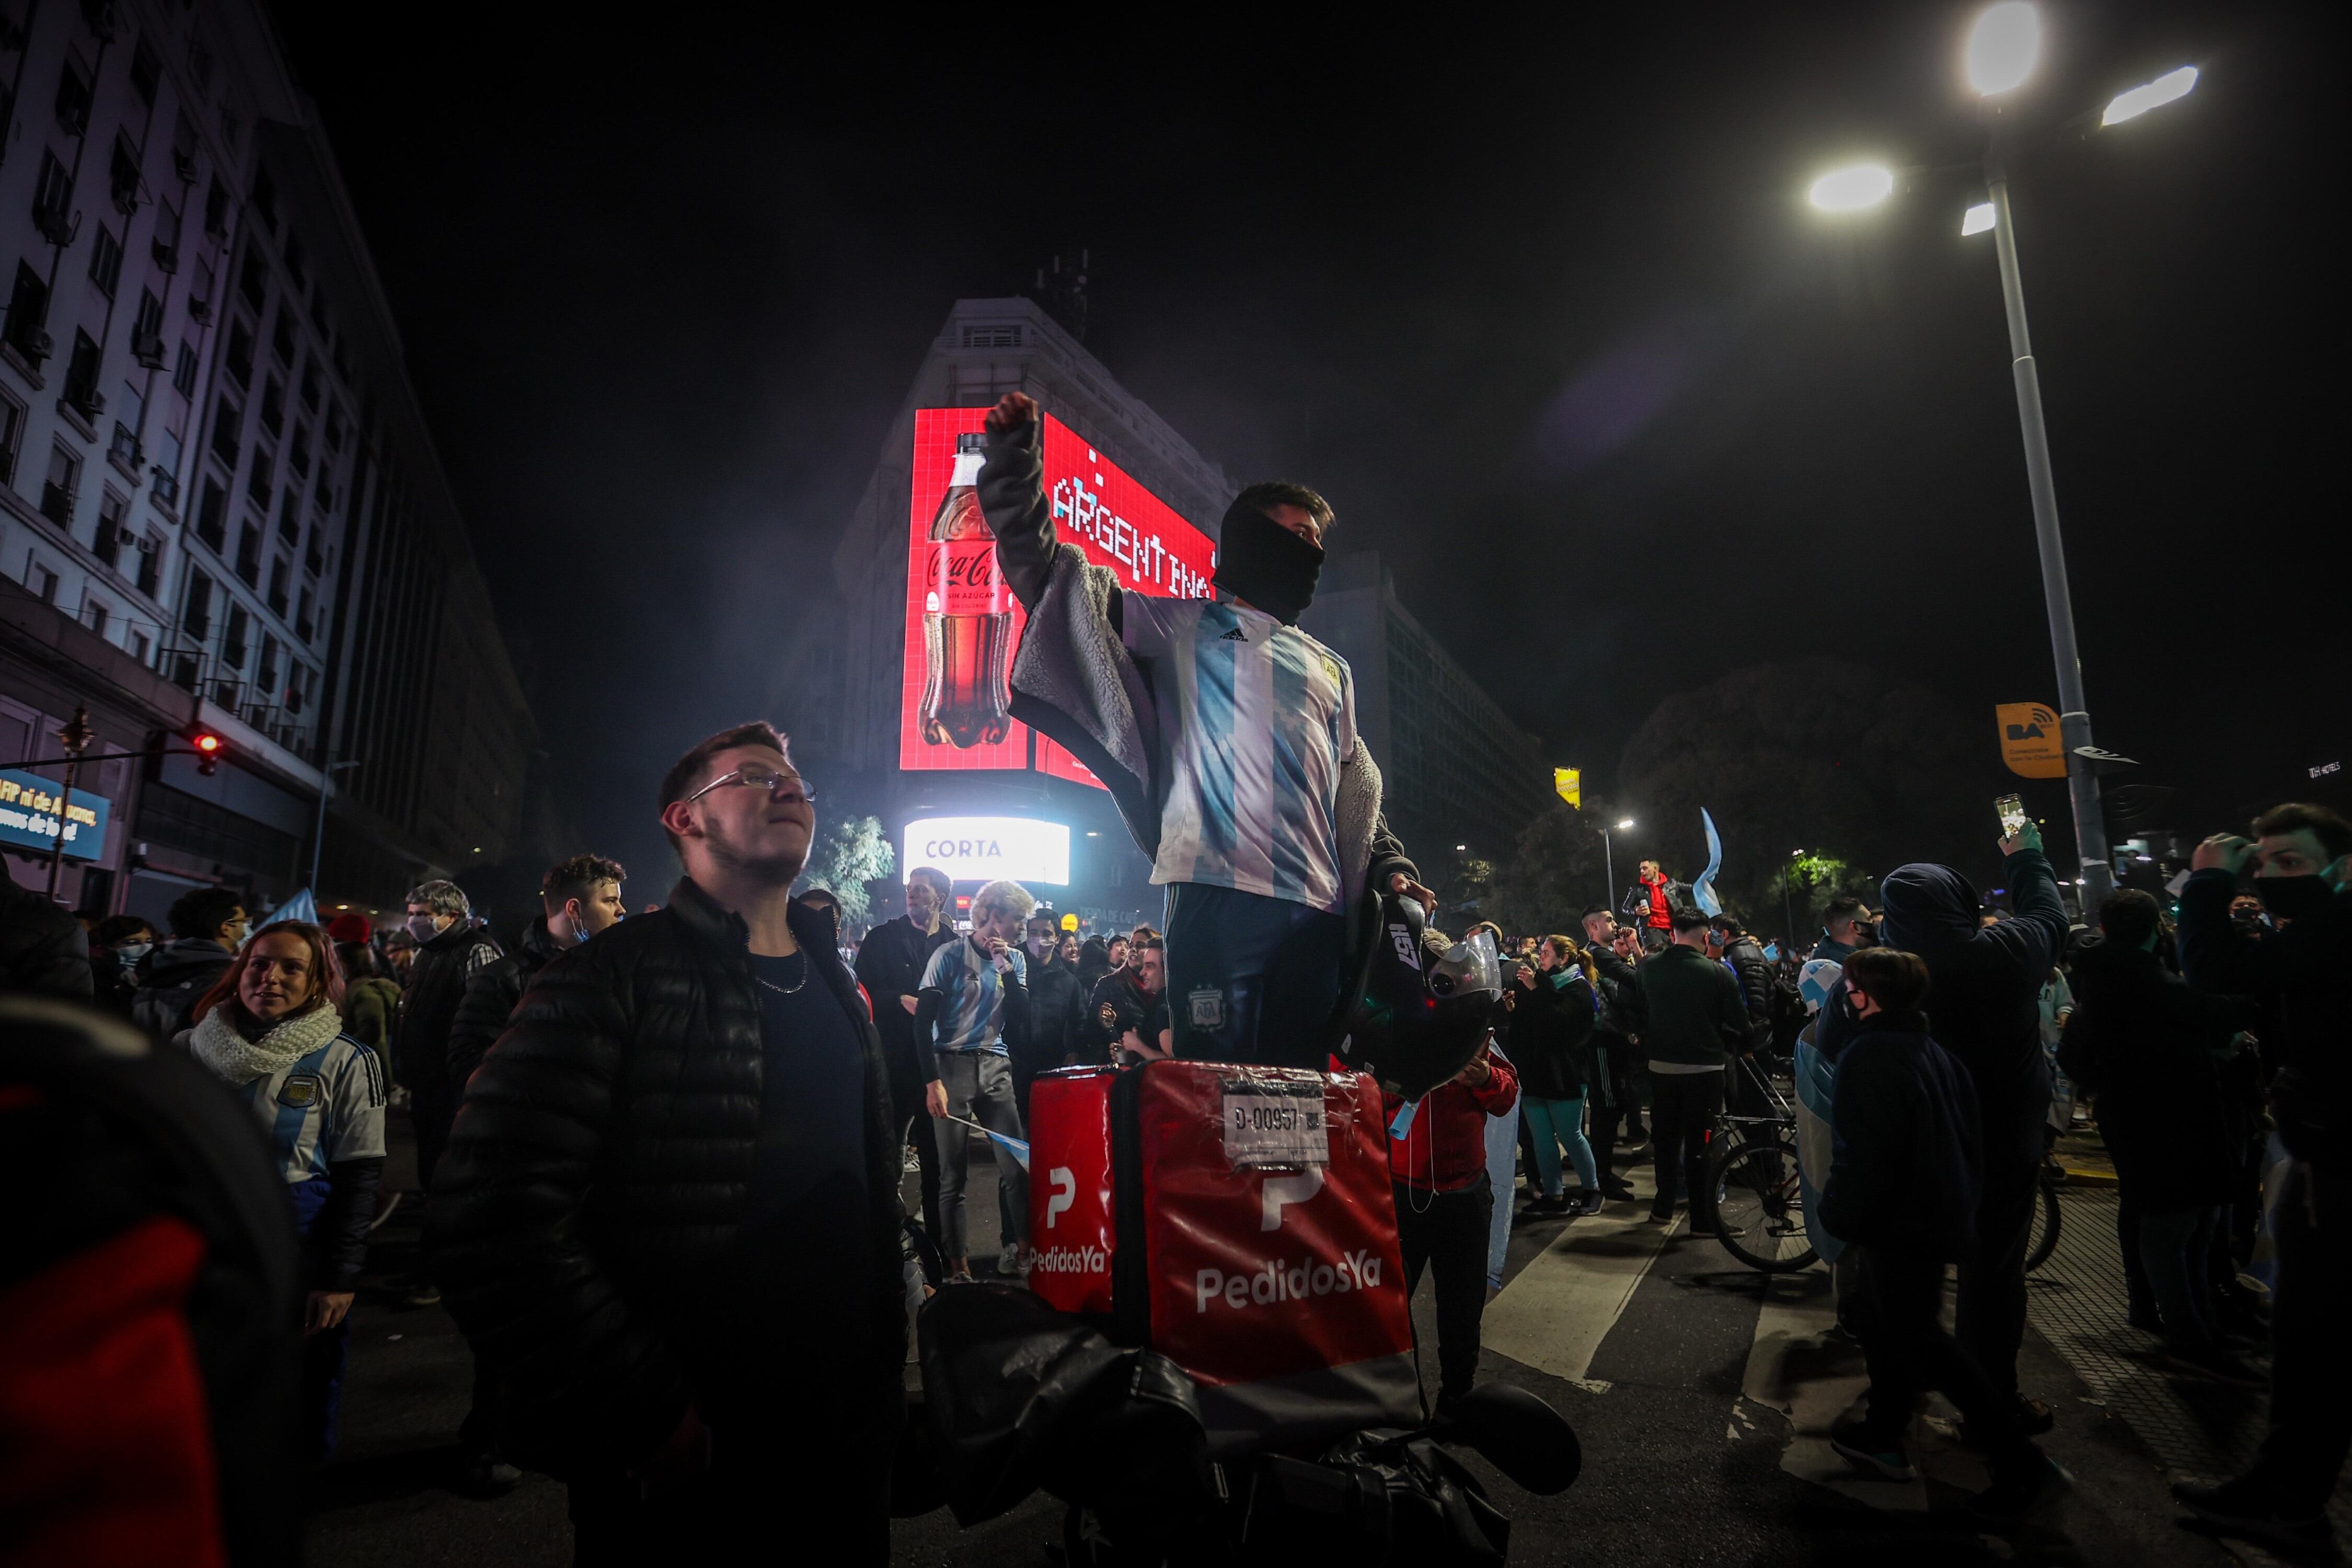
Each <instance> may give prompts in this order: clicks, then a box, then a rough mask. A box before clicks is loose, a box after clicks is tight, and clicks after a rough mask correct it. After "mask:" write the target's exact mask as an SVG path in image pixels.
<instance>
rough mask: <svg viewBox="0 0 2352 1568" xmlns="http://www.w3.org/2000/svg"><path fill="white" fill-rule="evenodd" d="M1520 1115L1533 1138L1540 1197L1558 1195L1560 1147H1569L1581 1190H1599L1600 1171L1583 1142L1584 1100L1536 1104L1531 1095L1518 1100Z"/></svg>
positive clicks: (1580, 1098)
mask: <svg viewBox="0 0 2352 1568" xmlns="http://www.w3.org/2000/svg"><path fill="white" fill-rule="evenodd" d="M1519 1114H1520V1115H1521V1116H1523V1117H1525V1118H1526V1119H1527V1123H1528V1131H1530V1132H1532V1133H1533V1134H1535V1141H1536V1174H1537V1175H1538V1177H1539V1178H1540V1179H1541V1180H1542V1182H1543V1194H1544V1196H1546V1197H1548V1198H1556V1197H1558V1196H1559V1195H1560V1187H1561V1182H1560V1178H1559V1149H1560V1145H1561V1144H1563V1143H1565V1144H1567V1145H1568V1158H1569V1161H1570V1163H1572V1164H1573V1165H1575V1167H1576V1179H1577V1180H1578V1181H1579V1182H1580V1183H1582V1184H1583V1190H1584V1191H1585V1192H1588V1193H1597V1192H1599V1191H1600V1190H1601V1170H1600V1167H1599V1166H1597V1165H1595V1164H1594V1163H1593V1161H1592V1145H1591V1144H1590V1143H1588V1142H1585V1141H1584V1100H1583V1097H1582V1096H1579V1097H1578V1098H1576V1099H1574V1100H1538V1099H1537V1098H1536V1097H1535V1096H1534V1095H1531V1094H1523V1095H1521V1096H1519Z"/></svg>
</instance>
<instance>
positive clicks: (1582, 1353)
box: [1480, 1168, 1683, 1392]
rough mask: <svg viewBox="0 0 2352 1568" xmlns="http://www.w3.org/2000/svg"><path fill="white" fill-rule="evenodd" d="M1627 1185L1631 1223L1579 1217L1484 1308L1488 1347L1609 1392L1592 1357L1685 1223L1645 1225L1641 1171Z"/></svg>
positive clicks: (1647, 1191) (1645, 1186)
mask: <svg viewBox="0 0 2352 1568" xmlns="http://www.w3.org/2000/svg"><path fill="white" fill-rule="evenodd" d="M1627 1179H1628V1180H1629V1181H1630V1182H1631V1183H1632V1184H1633V1193H1634V1196H1635V1198H1636V1200H1637V1202H1636V1204H1635V1205H1634V1211H1633V1217H1630V1218H1623V1217H1619V1216H1616V1215H1608V1214H1605V1213H1604V1214H1599V1215H1590V1216H1588V1217H1582V1218H1579V1219H1577V1220H1575V1221H1573V1222H1572V1223H1570V1225H1569V1226H1568V1227H1567V1228H1566V1229H1564V1230H1562V1231H1561V1232H1560V1233H1559V1237H1558V1238H1557V1239H1556V1240H1554V1241H1553V1242H1552V1244H1551V1245H1550V1246H1549V1247H1546V1248H1545V1249H1544V1250H1543V1251H1542V1252H1540V1253H1538V1254H1537V1255H1536V1256H1535V1257H1534V1258H1530V1259H1528V1265H1527V1267H1526V1268H1522V1269H1520V1270H1519V1272H1518V1273H1517V1275H1516V1276H1515V1277H1513V1279H1511V1282H1510V1283H1509V1284H1507V1285H1506V1286H1504V1287H1503V1289H1502V1291H1501V1293H1500V1294H1498V1295H1496V1298H1495V1299H1494V1300H1492V1301H1489V1302H1488V1303H1487V1304H1486V1323H1485V1327H1484V1330H1483V1331H1482V1333H1481V1335H1480V1338H1481V1340H1482V1342H1484V1344H1485V1347H1486V1349H1488V1350H1490V1351H1494V1352H1498V1353H1499V1354H1502V1355H1507V1356H1508V1357H1510V1358H1511V1359H1512V1360H1513V1361H1516V1362H1518V1363H1522V1364H1524V1365H1527V1366H1530V1367H1533V1368H1535V1369H1536V1370H1537V1371H1538V1372H1543V1373H1550V1374H1551V1375H1552V1376H1554V1377H1558V1378H1565V1379H1566V1380H1568V1381H1569V1382H1570V1383H1576V1384H1582V1385H1584V1386H1585V1387H1587V1388H1591V1389H1593V1390H1594V1391H1595V1392H1598V1391H1599V1389H1600V1388H1601V1387H1605V1386H1606V1384H1595V1382H1594V1380H1593V1379H1592V1378H1591V1375H1590V1374H1591V1369H1592V1358H1593V1355H1594V1353H1595V1352H1598V1351H1599V1350H1600V1349H1601V1342H1602V1341H1603V1340H1605V1339H1607V1338H1608V1337H1609V1331H1610V1330H1611V1329H1612V1328H1615V1327H1616V1326H1617V1320H1618V1319H1619V1318H1620V1317H1621V1316H1622V1315H1623V1313H1624V1310H1625V1304H1626V1303H1627V1302H1629V1301H1631V1300H1633V1292H1634V1290H1635V1289H1638V1288H1639V1287H1640V1285H1641V1283H1642V1280H1643V1277H1644V1276H1646V1275H1647V1274H1648V1273H1649V1272H1650V1266H1651V1265H1652V1264H1654V1263H1655V1262H1656V1261H1657V1260H1658V1255H1659V1254H1660V1253H1661V1252H1663V1251H1664V1250H1665V1246H1666V1242H1667V1241H1668V1239H1670V1238H1671V1237H1673V1236H1674V1234H1675V1231H1677V1230H1678V1229H1680V1228H1681V1226H1682V1223H1683V1221H1682V1217H1681V1216H1680V1215H1676V1216H1675V1223H1674V1224H1672V1225H1649V1224H1645V1223H1644V1222H1643V1219H1642V1218H1641V1215H1643V1213H1644V1212H1645V1211H1647V1209H1648V1208H1649V1206H1650V1198H1651V1195H1652V1194H1653V1193H1654V1191H1655V1190H1656V1189H1655V1188H1654V1186H1653V1184H1651V1181H1650V1175H1649V1173H1648V1171H1646V1170H1644V1169H1640V1168H1636V1169H1635V1170H1634V1171H1633V1172H1631V1173H1629V1175H1628V1178H1627Z"/></svg>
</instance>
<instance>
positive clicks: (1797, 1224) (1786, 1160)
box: [1706, 1057, 1820, 1274]
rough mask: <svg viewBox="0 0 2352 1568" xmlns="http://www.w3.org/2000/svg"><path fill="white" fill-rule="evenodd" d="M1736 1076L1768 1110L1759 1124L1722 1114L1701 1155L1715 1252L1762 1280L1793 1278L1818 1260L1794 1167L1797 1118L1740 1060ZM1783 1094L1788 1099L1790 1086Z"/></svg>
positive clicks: (1756, 1072) (1753, 1119)
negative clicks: (1744, 1077) (1742, 1075)
mask: <svg viewBox="0 0 2352 1568" xmlns="http://www.w3.org/2000/svg"><path fill="white" fill-rule="evenodd" d="M1738 1060H1739V1066H1740V1068H1741V1070H1742V1071H1744V1072H1746V1073H1747V1074H1748V1077H1749V1078H1750V1079H1753V1080H1754V1081H1755V1083H1756V1085H1757V1087H1758V1088H1759V1089H1762V1090H1763V1092H1764V1097H1765V1099H1766V1100H1768V1101H1769V1103H1770V1104H1771V1106H1772V1110H1770V1111H1769V1112H1768V1113H1767V1114H1765V1115H1762V1116H1741V1115H1734V1114H1729V1113H1727V1114H1725V1115H1722V1116H1718V1117H1717V1119H1716V1137H1715V1140H1714V1145H1715V1146H1714V1148H1713V1149H1711V1150H1710V1151H1709V1152H1708V1154H1707V1163H1706V1173H1707V1187H1708V1190H1709V1191H1710V1192H1712V1193H1713V1194H1714V1195H1715V1213H1716V1219H1717V1231H1716V1237H1717V1240H1719V1241H1721V1242H1722V1243H1723V1249H1724V1250H1725V1251H1726V1252H1728V1253H1730V1254H1731V1256H1732V1257H1734V1258H1738V1260H1739V1261H1740V1262H1742V1263H1744V1264H1746V1265H1747V1266H1748V1268H1753V1269H1756V1270H1758V1271H1759V1272H1761V1273H1765V1274H1795V1273H1799V1272H1801V1271H1802V1270H1804V1269H1807V1268H1811V1267H1812V1266H1813V1264H1814V1263H1815V1262H1817V1261H1818V1260H1819V1258H1820V1255H1819V1254H1818V1253H1817V1252H1815V1251H1814V1249H1813V1244H1812V1239H1811V1237H1809V1236H1808V1235H1807V1234H1806V1229H1805V1205H1804V1197H1803V1192H1802V1183H1801V1176H1800V1173H1799V1169H1798V1163H1797V1112H1796V1109H1795V1107H1794V1106H1792V1105H1791V1104H1790V1099H1789V1096H1788V1095H1785V1094H1783V1093H1781V1092H1780V1089H1779V1087H1778V1086H1776V1085H1775V1084H1774V1082H1773V1081H1772V1079H1771V1078H1770V1077H1769V1076H1768V1075H1767V1074H1765V1073H1764V1072H1762V1071H1760V1070H1759V1068H1757V1066H1756V1064H1755V1063H1754V1062H1753V1061H1751V1060H1749V1059H1748V1058H1746V1057H1742V1058H1738ZM1794 1088H1795V1086H1794V1084H1793V1083H1791V1084H1790V1090H1791V1092H1793V1090H1794Z"/></svg>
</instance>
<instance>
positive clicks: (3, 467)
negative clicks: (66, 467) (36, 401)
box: [0, 389, 25, 485]
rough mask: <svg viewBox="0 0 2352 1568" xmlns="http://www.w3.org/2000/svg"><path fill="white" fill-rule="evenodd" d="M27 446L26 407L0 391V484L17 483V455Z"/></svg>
mask: <svg viewBox="0 0 2352 1568" xmlns="http://www.w3.org/2000/svg"><path fill="white" fill-rule="evenodd" d="M24 445H25V405H23V404H21V403H19V402H17V401H16V394H14V393H12V392H8V391H6V390H5V389H0V484H9V485H13V484H15V483H16V454H17V453H18V452H20V451H22V450H23V449H24Z"/></svg>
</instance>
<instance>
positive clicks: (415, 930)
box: [408, 915, 441, 942]
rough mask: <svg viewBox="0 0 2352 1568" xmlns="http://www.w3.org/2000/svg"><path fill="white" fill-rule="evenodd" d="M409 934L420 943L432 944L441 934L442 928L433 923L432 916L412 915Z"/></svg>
mask: <svg viewBox="0 0 2352 1568" xmlns="http://www.w3.org/2000/svg"><path fill="white" fill-rule="evenodd" d="M408 934H409V935H411V936H413V937H415V939H416V940H417V941H419V942H431V941H432V940H433V939H434V938H435V937H436V936H439V935H440V934H441V928H440V927H439V926H437V925H435V924H434V923H433V917H432V916H431V915H411V916H409V917H408Z"/></svg>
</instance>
